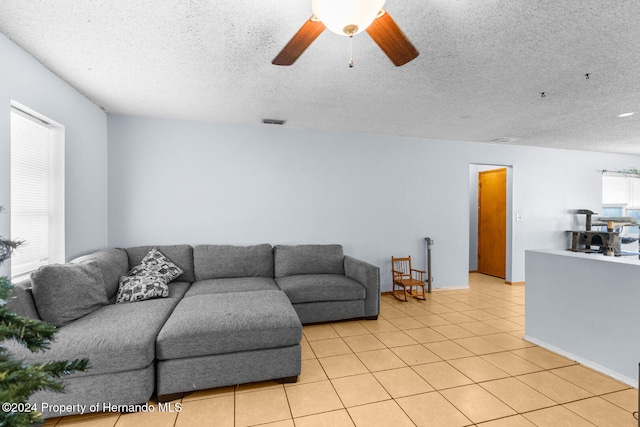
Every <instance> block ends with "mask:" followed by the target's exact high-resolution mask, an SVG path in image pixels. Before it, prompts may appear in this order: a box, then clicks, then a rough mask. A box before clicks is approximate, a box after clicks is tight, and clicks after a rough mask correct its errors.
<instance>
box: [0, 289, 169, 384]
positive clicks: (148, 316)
mask: <svg viewBox="0 0 640 427" xmlns="http://www.w3.org/2000/svg"><path fill="white" fill-rule="evenodd" d="M178 301H179V300H178V299H176V298H164V299H155V300H150V301H143V302H140V303H137V304H115V305H114V304H111V305H106V306H103V307H101V308H99V309H98V310H96V311H94V312H92V313H90V314H88V315H86V316H84V317H82V318H80V319H78V320H76V321H75V322H71V323H69V324H68V325H66V326H63V327H61V328H60V329H58V331H57V332H56V336H55V340H53V341H52V342H51V348H50V349H48V350H47V351H45V352H36V353H31V352H30V351H29V350H27V349H26V348H24V347H22V346H20V345H19V344H17V343H15V342H14V341H4V342H3V345H5V343H7V344H8V346H7V348H8V349H9V352H10V353H12V354H14V355H15V356H16V357H17V358H19V359H20V360H26V361H29V362H37V363H44V362H48V361H53V360H68V359H75V358H85V357H86V358H88V359H89V364H90V365H91V367H90V369H89V370H88V371H86V372H78V373H75V374H72V376H74V377H76V376H86V375H98V374H106V373H111V372H123V371H130V370H134V369H142V368H145V367H147V366H149V365H150V364H152V363H153V361H154V359H155V342H156V337H157V336H158V333H159V332H160V329H161V328H162V325H164V323H165V321H166V320H167V318H168V317H169V315H170V314H171V311H172V310H173V308H174V307H175V306H176V304H177V303H178Z"/></svg>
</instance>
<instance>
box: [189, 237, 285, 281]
mask: <svg viewBox="0 0 640 427" xmlns="http://www.w3.org/2000/svg"><path fill="white" fill-rule="evenodd" d="M193 259H194V261H193V262H194V269H195V276H196V280H207V279H220V278H230V277H268V278H273V248H272V247H271V245H269V244H266V243H265V244H262V245H255V246H232V245H198V246H196V247H194V248H193Z"/></svg>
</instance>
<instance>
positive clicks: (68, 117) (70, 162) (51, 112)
mask: <svg viewBox="0 0 640 427" xmlns="http://www.w3.org/2000/svg"><path fill="white" fill-rule="evenodd" d="M0 58H1V62H2V66H0V206H3V207H4V208H5V209H6V210H7V211H5V212H4V213H3V214H0V236H4V237H9V236H10V230H11V226H10V214H9V209H10V208H11V207H10V200H11V193H10V186H11V184H10V164H11V162H10V148H11V133H10V129H11V128H10V112H11V101H12V100H14V101H17V102H19V103H20V104H23V105H25V106H27V107H29V108H31V109H33V110H35V111H37V112H39V113H41V114H43V115H45V116H47V117H49V118H51V119H53V120H55V121H56V122H58V123H60V124H62V125H63V126H65V136H66V141H65V167H66V170H65V181H66V184H65V193H66V205H65V210H66V242H65V243H66V258H67V259H71V258H73V257H76V256H78V255H81V254H84V253H87V252H90V251H93V250H96V249H101V248H103V247H105V246H106V245H107V115H106V114H105V113H104V112H103V111H102V110H100V108H98V107H97V106H95V105H94V104H92V103H91V102H90V101H89V100H88V99H86V98H85V97H84V96H82V95H81V94H80V93H79V92H77V91H76V90H75V89H74V88H72V87H71V86H69V85H68V84H67V83H65V82H64V81H63V80H61V79H60V78H58V77H57V76H56V75H55V74H53V73H52V72H51V71H49V70H48V69H47V68H46V67H44V66H43V65H42V64H40V63H39V62H38V61H36V60H35V59H34V58H33V57H31V56H30V55H29V54H27V53H26V52H25V51H23V50H22V49H21V48H19V47H18V46H16V45H15V44H14V43H13V42H11V41H10V40H9V39H7V38H6V37H5V36H4V35H2V34H0ZM3 267H4V268H5V269H6V268H7V266H3Z"/></svg>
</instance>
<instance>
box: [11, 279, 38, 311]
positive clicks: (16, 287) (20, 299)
mask: <svg viewBox="0 0 640 427" xmlns="http://www.w3.org/2000/svg"><path fill="white" fill-rule="evenodd" d="M7 308H8V309H9V310H11V311H12V312H14V313H16V314H17V315H19V316H22V317H27V318H29V319H34V320H41V319H40V315H39V314H38V309H37V308H36V303H35V301H34V300H33V294H32V293H31V279H30V278H26V279H23V280H20V281H18V282H16V283H13V290H12V291H11V298H10V299H9V300H8V301H7Z"/></svg>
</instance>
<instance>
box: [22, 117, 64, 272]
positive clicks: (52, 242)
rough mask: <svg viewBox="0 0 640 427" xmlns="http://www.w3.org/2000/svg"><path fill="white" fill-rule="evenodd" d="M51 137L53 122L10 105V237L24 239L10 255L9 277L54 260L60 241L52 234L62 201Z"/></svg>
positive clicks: (56, 256) (52, 138)
mask: <svg viewBox="0 0 640 427" xmlns="http://www.w3.org/2000/svg"><path fill="white" fill-rule="evenodd" d="M55 137H56V132H55V128H54V126H51V125H49V124H47V123H45V122H43V121H42V120H40V119H38V118H35V117H32V116H31V115H29V114H27V113H25V112H23V111H20V110H18V109H16V108H12V109H11V239H12V240H20V241H23V242H24V243H23V244H22V245H21V246H20V247H19V248H18V249H17V250H16V251H15V252H14V254H13V256H12V257H11V276H12V277H17V276H20V275H23V274H26V273H29V272H30V271H33V270H35V269H37V268H38V267H39V266H41V265H43V264H48V263H50V262H54V261H53V260H52V254H55V255H54V258H58V253H59V249H58V248H59V245H60V244H62V245H63V244H64V243H63V242H62V243H61V242H59V241H58V240H59V239H56V238H55V236H57V235H59V230H56V227H57V225H58V224H60V218H57V217H56V212H57V211H59V206H57V205H60V204H61V203H62V204H64V200H59V197H58V192H56V191H54V190H55V188H56V186H59V185H60V183H59V182H57V181H59V180H58V178H57V175H58V173H57V172H56V169H57V168H56V167H54V165H53V163H52V162H53V161H54V160H55V159H56V158H58V157H59V156H57V155H56V153H55V152H54V151H55V149H56V144H55ZM52 237H54V238H52ZM56 261H57V259H56Z"/></svg>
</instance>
